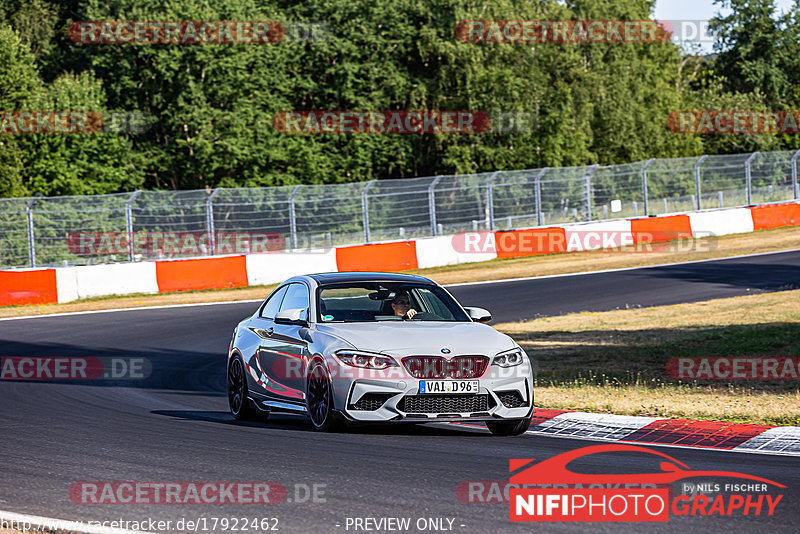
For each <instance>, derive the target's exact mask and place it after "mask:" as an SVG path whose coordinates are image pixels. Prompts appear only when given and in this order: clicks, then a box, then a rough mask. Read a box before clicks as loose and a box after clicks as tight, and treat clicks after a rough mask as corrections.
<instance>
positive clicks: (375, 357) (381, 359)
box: [336, 350, 397, 369]
mask: <svg viewBox="0 0 800 534" xmlns="http://www.w3.org/2000/svg"><path fill="white" fill-rule="evenodd" d="M336 358H337V359H338V360H339V361H340V362H342V363H344V364H346V365H349V366H351V367H361V368H363V369H386V368H387V367H397V362H396V361H394V360H393V359H392V358H390V357H389V356H384V355H382V354H374V353H371V352H361V351H358V350H340V351H338V352H336Z"/></svg>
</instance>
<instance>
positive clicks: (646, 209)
mask: <svg viewBox="0 0 800 534" xmlns="http://www.w3.org/2000/svg"><path fill="white" fill-rule="evenodd" d="M655 161H656V158H650V159H649V160H647V163H645V164H644V167H642V203H643V204H644V216H645V217H649V216H650V206H649V205H648V202H647V169H648V167H650V165H652V164H653V163H655Z"/></svg>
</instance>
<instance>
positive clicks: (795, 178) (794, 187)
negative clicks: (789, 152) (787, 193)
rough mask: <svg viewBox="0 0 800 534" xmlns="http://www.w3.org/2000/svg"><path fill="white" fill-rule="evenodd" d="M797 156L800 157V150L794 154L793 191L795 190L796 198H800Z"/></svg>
mask: <svg viewBox="0 0 800 534" xmlns="http://www.w3.org/2000/svg"><path fill="white" fill-rule="evenodd" d="M797 158H800V150H798V151H797V152H795V153H794V156H792V191H793V192H794V199H795V200H797V199H798V198H800V186H798V184H797Z"/></svg>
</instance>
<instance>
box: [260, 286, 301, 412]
mask: <svg viewBox="0 0 800 534" xmlns="http://www.w3.org/2000/svg"><path fill="white" fill-rule="evenodd" d="M292 309H302V310H305V311H304V313H303V315H302V316H301V318H302V319H304V320H308V310H309V289H308V286H306V285H305V284H303V283H292V284H289V285H288V286H286V293H285V294H284V296H283V298H282V300H281V304H280V306H279V307H278V308H277V309H276V310H274V312H273V310H270V311H269V312H270V314H272V317H269V318H265V319H266V320H268V321H269V322H270V329H269V330H268V331H267V334H268V335H267V336H266V337H264V338H262V343H261V347H260V348H259V351H258V360H259V365H260V367H261V370H262V372H263V373H264V375H265V376H266V377H267V379H268V380H267V382H266V388H265V389H266V390H267V394H268V395H269V396H270V397H273V398H278V399H280V400H284V401H292V402H304V401H305V387H304V383H305V372H306V361H307V353H308V350H307V346H308V343H307V341H306V340H304V339H303V338H302V337H301V336H300V329H301V328H303V327H301V326H299V325H287V324H278V323H276V322H275V321H274V318H275V313H277V312H280V311H284V310H292Z"/></svg>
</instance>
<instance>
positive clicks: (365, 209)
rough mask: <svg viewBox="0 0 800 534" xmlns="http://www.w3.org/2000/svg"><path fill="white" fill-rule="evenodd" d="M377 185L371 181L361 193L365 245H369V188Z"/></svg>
mask: <svg viewBox="0 0 800 534" xmlns="http://www.w3.org/2000/svg"><path fill="white" fill-rule="evenodd" d="M374 183H375V180H370V181H369V182H367V185H365V186H364V190H363V191H361V211H362V215H363V217H364V243H369V206H368V205H367V192H368V191H369V188H370V187H372V185H373V184H374Z"/></svg>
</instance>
